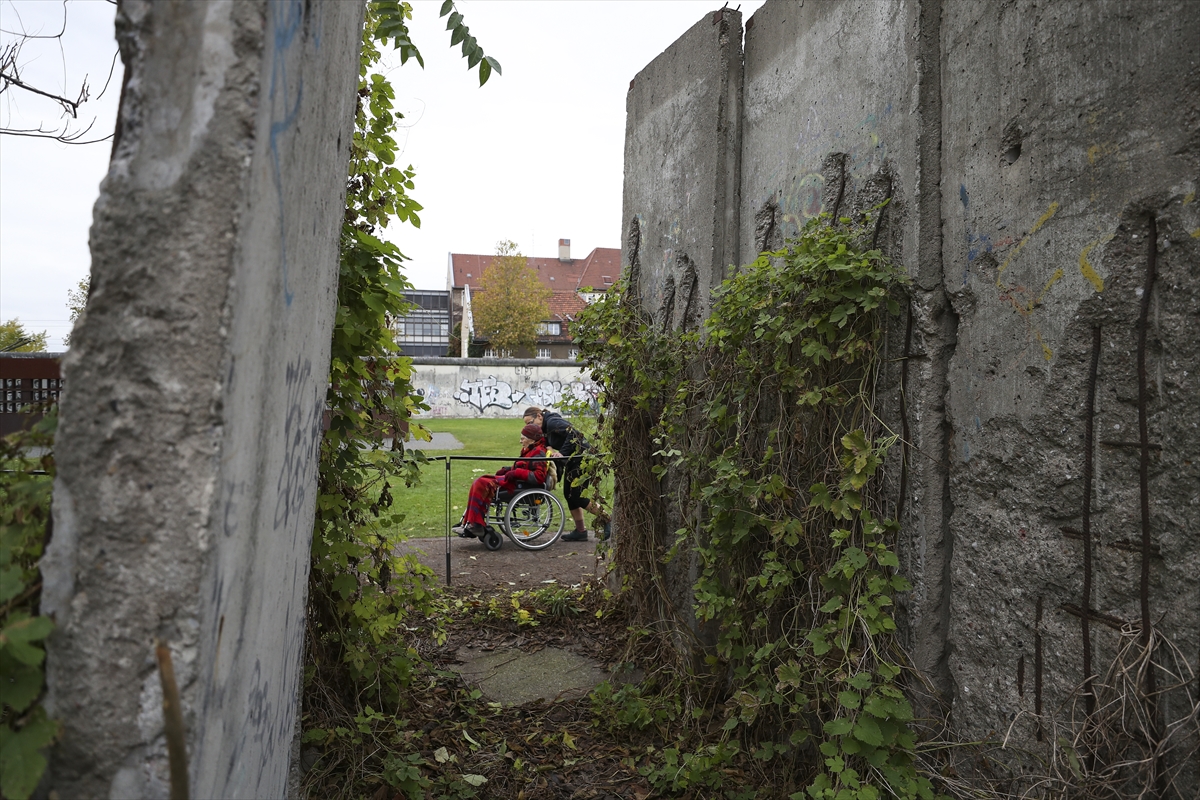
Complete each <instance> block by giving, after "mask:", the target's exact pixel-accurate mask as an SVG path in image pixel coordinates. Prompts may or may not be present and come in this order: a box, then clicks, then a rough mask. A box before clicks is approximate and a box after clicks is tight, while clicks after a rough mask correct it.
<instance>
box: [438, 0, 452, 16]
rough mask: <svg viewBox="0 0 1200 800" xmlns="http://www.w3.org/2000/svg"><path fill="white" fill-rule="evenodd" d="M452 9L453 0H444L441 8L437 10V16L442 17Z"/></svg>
mask: <svg viewBox="0 0 1200 800" xmlns="http://www.w3.org/2000/svg"><path fill="white" fill-rule="evenodd" d="M453 10H454V0H446V2H444V3H442V10H441V11H439V12H438V16H439V17H444V16H446V15H447V14H449V13H450V12H451V11H453Z"/></svg>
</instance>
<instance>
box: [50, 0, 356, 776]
mask: <svg viewBox="0 0 1200 800" xmlns="http://www.w3.org/2000/svg"><path fill="white" fill-rule="evenodd" d="M360 26H361V7H360V6H359V5H358V4H354V3H302V2H281V3H265V2H254V3H233V2H216V3H202V4H201V3H147V2H122V3H121V5H120V7H119V10H118V16H117V27H118V38H119V42H120V46H121V52H122V57H123V59H124V61H125V63H126V79H125V84H124V90H123V95H122V106H121V114H120V119H119V121H118V134H117V137H116V141H115V142H114V148H113V159H112V163H111V166H110V171H109V175H108V177H107V178H106V179H105V181H104V183H103V185H102V187H101V194H100V198H99V199H98V200H97V203H96V208H95V222H94V225H93V228H92V235H91V246H92V253H93V264H92V294H91V297H90V299H89V303H88V308H87V310H86V311H85V313H84V315H83V317H82V318H81V320H80V322H79V323H78V324H77V326H76V330H75V332H74V334H73V338H72V348H71V351H70V352H69V353H68V355H67V356H66V358H65V359H64V364H63V371H64V374H65V375H66V376H67V385H68V387H69V386H70V384H71V382H72V381H77V385H78V386H79V387H80V388H79V389H77V390H76V392H74V393H71V392H70V391H69V388H68V390H67V392H66V393H65V394H64V397H63V398H62V401H61V422H60V430H59V434H58V436H59V438H58V441H57V446H56V450H57V453H58V457H59V476H58V480H57V483H56V486H55V494H54V514H55V522H56V532H57V535H56V536H55V538H54V540H53V541H52V542H51V545H50V547H49V550H48V552H47V556H46V559H45V560H44V565H43V573H44V575H45V582H46V589H45V594H44V601H43V607H44V608H45V610H46V611H48V612H50V613H53V614H54V615H55V617H56V619H57V621H58V625H59V627H58V630H57V631H56V633H55V634H54V636H53V637H52V639H51V640H50V642H49V645H48V661H47V664H48V667H47V668H48V683H49V686H50V695H49V704H50V706H51V708H52V711H53V713H55V714H57V715H58V716H59V717H60V718H61V719H63V720H64V723H65V736H64V739H63V741H62V743H61V744H60V745H59V747H58V748H57V750H56V752H55V753H54V757H53V760H52V766H51V774H50V784H51V787H52V788H54V789H55V790H57V791H58V793H59V795H60V796H63V797H68V796H70V797H80V796H90V797H102V796H113V797H152V796H165V795H166V783H165V782H166V771H167V765H166V755H165V745H164V740H163V737H162V730H161V726H162V722H161V693H160V691H159V689H158V676H157V673H156V670H155V667H154V660H153V656H152V653H153V642H154V639H155V638H160V639H163V640H165V641H167V642H169V643H170V645H171V648H172V652H173V654H174V659H175V667H176V674H177V677H178V679H179V682H180V688H181V692H182V702H183V705H184V711H185V726H186V728H187V731H188V734H189V754H190V759H191V761H190V765H191V776H192V795H193V796H199V797H252V796H282V794H283V791H284V788H283V787H284V779H285V776H286V770H287V751H288V745H289V743H290V742H289V740H290V736H291V731H292V724H293V721H294V719H295V711H296V709H295V698H296V686H297V681H298V668H299V656H300V637H301V636H302V631H303V614H302V609H303V603H304V591H305V588H306V585H307V566H308V537H309V536H310V535H311V527H312V510H311V499H312V492H313V491H314V489H315V449H314V446H313V438H312V437H313V431H312V425H311V424H308V423H311V416H312V414H311V411H312V409H313V408H314V407H317V408H319V407H320V403H321V402H322V401H323V393H324V383H325V375H326V373H327V371H328V341H329V330H330V325H331V324H332V318H333V305H334V293H335V289H336V263H337V237H338V231H339V229H340V218H341V212H342V206H343V197H342V193H343V192H344V184H345V164H346V152H347V151H346V150H345V149H344V148H343V147H342V143H343V142H345V141H347V138H348V137H349V135H350V131H351V128H350V126H351V124H352V104H353V100H354V80H355V76H356V74H357V59H356V58H355V55H356V53H357V51H358V44H359V36H360V29H361V28H360ZM297 409H299V410H297ZM317 421H318V422H319V415H318V417H317ZM277 479H278V480H277ZM250 484H255V486H254V487H253V491H247V488H248V486H249V485H250ZM257 484H261V485H257ZM281 500H282V501H283V502H284V504H285V506H286V508H287V509H289V510H290V511H292V512H294V513H291V514H290V515H285V518H284V519H283V520H282V524H281V520H280V519H279V517H278V516H277V515H276V514H275V512H276V511H277V510H278V507H279V501H281Z"/></svg>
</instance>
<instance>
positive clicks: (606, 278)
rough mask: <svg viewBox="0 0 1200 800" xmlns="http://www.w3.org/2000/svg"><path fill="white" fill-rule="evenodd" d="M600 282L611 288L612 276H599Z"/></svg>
mask: <svg viewBox="0 0 1200 800" xmlns="http://www.w3.org/2000/svg"><path fill="white" fill-rule="evenodd" d="M600 280H602V281H604V285H605V286H612V276H611V275H601V276H600Z"/></svg>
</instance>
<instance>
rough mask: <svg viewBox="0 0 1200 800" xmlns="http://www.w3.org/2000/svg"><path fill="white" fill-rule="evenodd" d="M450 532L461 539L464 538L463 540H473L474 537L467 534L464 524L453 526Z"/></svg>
mask: <svg viewBox="0 0 1200 800" xmlns="http://www.w3.org/2000/svg"><path fill="white" fill-rule="evenodd" d="M450 530H452V531H453V532H454V533H457V534H458V535H459V536H461V537H462V538H464V539H473V538H475V537H474V534H471V533H467V526H466V525H465V524H464V525H455V526H454V527H453V528H451V529H450Z"/></svg>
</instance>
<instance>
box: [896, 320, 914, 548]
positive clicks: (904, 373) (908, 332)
mask: <svg viewBox="0 0 1200 800" xmlns="http://www.w3.org/2000/svg"><path fill="white" fill-rule="evenodd" d="M912 330H913V308H912V300H911V299H910V300H909V301H908V321H907V322H906V323H905V325H904V357H903V359H902V360H901V361H900V499H899V500H897V501H896V521H897V522H899V523H900V524H901V525H903V524H904V505H905V500H906V498H907V497H908V448H909V444H908V443H909V433H908V360H909V359H910V358H912Z"/></svg>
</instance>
